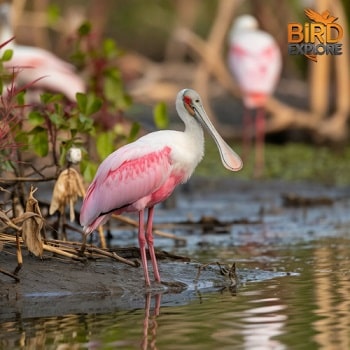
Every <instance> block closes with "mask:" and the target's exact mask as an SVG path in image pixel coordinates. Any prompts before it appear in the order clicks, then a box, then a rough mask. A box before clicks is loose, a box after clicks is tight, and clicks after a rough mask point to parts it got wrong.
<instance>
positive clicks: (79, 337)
mask: <svg viewBox="0 0 350 350" xmlns="http://www.w3.org/2000/svg"><path fill="white" fill-rule="evenodd" d="M241 249H243V247H238V248H237V249H236V251H235V254H239V253H240V252H239V251H240V250H241ZM213 252H214V251H213ZM256 252H257V251H256V250H255V249H251V253H256ZM219 253H220V254H221V255H223V256H224V255H228V254H232V251H231V252H228V251H225V250H220V252H218V254H219ZM246 254H247V253H246V252H245V251H243V254H241V256H240V257H239V258H238V259H236V263H237V265H238V273H239V272H240V271H243V270H244V269H245V268H247V269H248V268H249V269H250V268H251V267H252V266H254V267H255V268H256V271H257V273H256V275H257V276H258V277H257V281H256V282H246V283H245V284H239V285H238V286H237V287H236V289H235V290H228V289H225V290H220V291H216V292H210V293H205V292H198V293H196V295H194V296H193V298H191V299H190V300H188V299H187V300H186V299H185V300H183V302H182V303H181V302H180V303H179V304H178V305H176V304H173V303H172V304H171V305H168V304H167V303H166V302H162V296H161V295H152V296H151V295H148V296H145V308H142V309H135V310H113V311H111V312H110V313H107V314H100V315H96V314H93V315H91V314H90V315H89V314H81V315H63V316H62V317H49V318H35V319H22V318H21V315H18V318H17V319H16V320H13V321H11V322H4V323H2V324H1V325H0V348H1V349H21V348H23V349H80V348H83V349H84V348H87V349H113V348H121V349H138V348H149V349H156V348H158V349H214V348H215V349H287V348H293V349H295V348H298V349H313V348H314V349H316V348H317V349H319V348H327V349H332V348H334V349H348V348H349V346H350V293H349V292H350V258H349V257H350V240H349V239H345V238H323V239H321V240H317V241H313V242H308V243H300V244H295V245H293V246H291V247H281V246H279V247H278V248H275V249H270V248H268V247H264V248H263V249H262V247H259V255H257V256H256V257H255V258H251V259H247V258H246V257H245V256H246ZM198 255H200V252H198ZM236 256H237V255H236ZM221 261H223V260H222V259H221ZM260 270H261V271H272V272H274V271H281V270H283V271H292V272H294V273H293V274H291V275H289V276H288V275H285V276H284V277H283V276H282V277H277V278H272V279H264V280H262V281H259V271H260ZM148 303H149V305H148ZM157 304H158V306H157Z"/></svg>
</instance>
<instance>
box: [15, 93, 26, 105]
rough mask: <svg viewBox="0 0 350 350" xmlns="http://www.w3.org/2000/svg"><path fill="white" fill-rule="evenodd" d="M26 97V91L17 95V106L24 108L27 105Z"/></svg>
mask: <svg viewBox="0 0 350 350" xmlns="http://www.w3.org/2000/svg"><path fill="white" fill-rule="evenodd" d="M25 95H26V92H25V91H20V92H18V93H17V95H16V100H17V104H18V105H19V106H24V105H25V103H26V101H25Z"/></svg>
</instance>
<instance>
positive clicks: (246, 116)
mask: <svg viewBox="0 0 350 350" xmlns="http://www.w3.org/2000/svg"><path fill="white" fill-rule="evenodd" d="M251 133H252V117H251V111H250V109H248V108H246V107H244V111H243V135H242V138H243V140H242V143H243V154H242V158H243V160H244V161H246V160H247V159H248V156H249V151H250V145H251V139H252V135H251Z"/></svg>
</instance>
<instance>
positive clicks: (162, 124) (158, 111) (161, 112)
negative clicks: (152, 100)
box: [153, 102, 169, 129]
mask: <svg viewBox="0 0 350 350" xmlns="http://www.w3.org/2000/svg"><path fill="white" fill-rule="evenodd" d="M153 119H154V123H155V124H156V126H157V128H158V129H165V128H167V127H168V125H169V117H168V110H167V106H166V104H165V103H164V102H159V103H158V104H156V106H155V107H154V109H153Z"/></svg>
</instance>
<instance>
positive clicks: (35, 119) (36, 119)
mask: <svg viewBox="0 0 350 350" xmlns="http://www.w3.org/2000/svg"><path fill="white" fill-rule="evenodd" d="M28 121H29V123H30V124H31V125H33V126H38V125H42V124H43V123H44V122H45V117H44V116H43V115H41V114H40V112H38V111H31V112H30V113H29V115H28Z"/></svg>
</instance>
